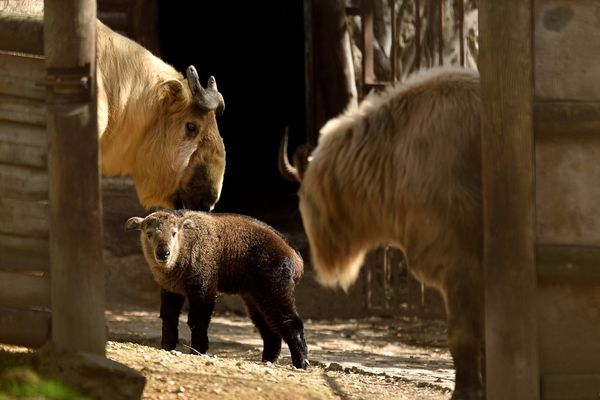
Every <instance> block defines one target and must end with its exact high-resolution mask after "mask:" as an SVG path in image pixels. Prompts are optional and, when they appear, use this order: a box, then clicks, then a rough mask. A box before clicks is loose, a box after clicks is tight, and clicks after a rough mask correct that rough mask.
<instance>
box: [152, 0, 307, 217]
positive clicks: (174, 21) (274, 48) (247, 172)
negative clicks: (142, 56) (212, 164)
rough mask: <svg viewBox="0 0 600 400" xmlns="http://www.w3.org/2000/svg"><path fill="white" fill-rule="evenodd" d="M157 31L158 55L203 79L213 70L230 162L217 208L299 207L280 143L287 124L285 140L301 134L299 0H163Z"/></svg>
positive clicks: (260, 213) (300, 138)
mask: <svg viewBox="0 0 600 400" xmlns="http://www.w3.org/2000/svg"><path fill="white" fill-rule="evenodd" d="M159 33H160V45H161V56H162V58H163V60H165V61H166V62H167V63H169V64H171V65H173V66H174V67H175V68H177V69H178V70H179V71H185V68H186V67H187V66H188V65H190V64H193V65H195V66H196V69H197V70H198V74H199V75H200V79H201V82H206V80H207V78H208V76H210V75H214V76H215V78H216V79H217V84H218V87H219V91H220V92H221V93H222V94H223V96H224V98H225V104H226V108H225V113H224V115H223V116H221V117H218V123H219V129H220V131H221V135H222V136H223V139H224V141H225V149H226V153H227V166H226V172H225V181H224V184H223V192H222V196H221V200H220V201H219V203H218V204H217V207H216V209H215V211H218V212H238V213H244V214H250V215H254V216H256V217H259V218H261V217H264V215H265V213H267V214H268V213H270V212H278V210H281V209H287V210H290V208H291V207H292V206H293V207H294V209H297V199H296V195H295V193H296V190H297V185H295V184H292V183H289V182H286V181H284V180H283V178H282V177H281V176H280V175H279V172H278V170H277V150H278V146H279V141H280V138H281V135H282V133H283V131H284V128H285V127H286V126H289V127H290V134H291V136H292V138H291V144H290V146H294V145H297V144H299V143H301V142H304V137H305V134H304V132H305V106H304V27H303V2H302V0H288V1H285V2H282V1H244V2H238V1H210V2H209V1H195V2H188V1H173V0H168V1H167V0H161V1H159ZM279 212H280V211H279Z"/></svg>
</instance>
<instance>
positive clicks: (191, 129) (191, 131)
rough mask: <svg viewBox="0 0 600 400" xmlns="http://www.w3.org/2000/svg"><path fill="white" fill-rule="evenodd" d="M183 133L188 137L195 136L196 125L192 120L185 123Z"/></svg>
mask: <svg viewBox="0 0 600 400" xmlns="http://www.w3.org/2000/svg"><path fill="white" fill-rule="evenodd" d="M185 133H186V135H187V136H188V137H190V138H195V137H196V135H197V134H198V125H196V124H195V123H193V122H188V123H186V124H185Z"/></svg>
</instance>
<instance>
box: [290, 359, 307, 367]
mask: <svg viewBox="0 0 600 400" xmlns="http://www.w3.org/2000/svg"><path fill="white" fill-rule="evenodd" d="M292 364H293V365H294V367H296V368H298V369H306V368H308V367H309V366H310V363H309V362H308V360H307V359H306V358H303V359H302V360H299V361H293V362H292Z"/></svg>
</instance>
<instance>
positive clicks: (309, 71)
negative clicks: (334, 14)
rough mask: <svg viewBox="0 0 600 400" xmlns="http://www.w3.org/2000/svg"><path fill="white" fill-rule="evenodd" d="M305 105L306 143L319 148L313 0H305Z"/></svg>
mask: <svg viewBox="0 0 600 400" xmlns="http://www.w3.org/2000/svg"><path fill="white" fill-rule="evenodd" d="M303 5H304V85H305V89H304V104H305V107H306V142H307V143H308V144H310V145H311V146H312V147H313V148H315V147H317V142H318V140H319V134H318V132H317V128H316V118H315V115H316V113H315V96H316V94H315V93H316V88H315V78H314V76H315V74H314V52H315V46H314V44H313V18H312V0H304V3H303Z"/></svg>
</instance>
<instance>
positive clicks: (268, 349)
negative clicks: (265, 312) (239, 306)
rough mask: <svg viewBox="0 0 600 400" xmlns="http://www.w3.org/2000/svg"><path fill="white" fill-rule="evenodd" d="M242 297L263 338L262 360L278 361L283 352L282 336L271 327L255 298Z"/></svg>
mask: <svg viewBox="0 0 600 400" xmlns="http://www.w3.org/2000/svg"><path fill="white" fill-rule="evenodd" d="M242 297H243V299H244V302H245V303H246V308H247V309H248V315H249V316H250V319H251V320H252V322H253V323H254V325H255V326H256V328H257V329H258V331H259V332H260V336H261V337H262V339H263V353H262V361H263V362H267V361H269V362H272V363H275V362H277V359H278V358H279V354H280V353H281V336H279V335H278V334H277V333H275V332H273V330H272V329H271V328H270V327H269V324H268V323H267V321H265V319H264V317H263V316H262V315H261V313H260V311H259V310H258V308H257V307H256V305H255V304H254V302H253V300H252V299H251V298H250V297H249V296H242Z"/></svg>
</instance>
